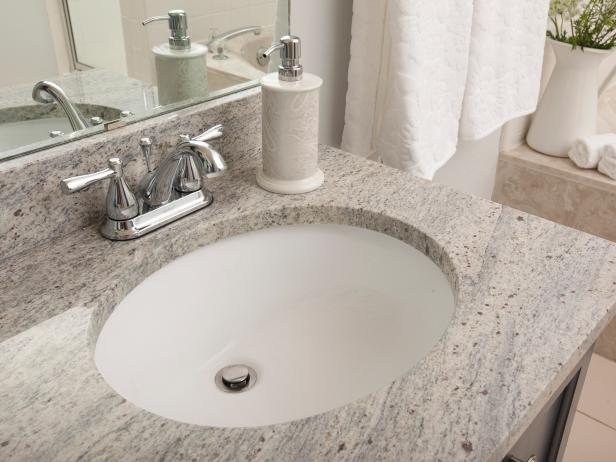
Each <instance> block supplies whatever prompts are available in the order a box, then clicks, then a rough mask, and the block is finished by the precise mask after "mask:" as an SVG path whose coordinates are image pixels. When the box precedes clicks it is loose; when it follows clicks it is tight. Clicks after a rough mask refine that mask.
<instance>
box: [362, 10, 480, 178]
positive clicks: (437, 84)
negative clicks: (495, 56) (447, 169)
mask: <svg viewBox="0 0 616 462" xmlns="http://www.w3.org/2000/svg"><path fill="white" fill-rule="evenodd" d="M359 1H366V0H359ZM367 1H372V0H367ZM378 1H383V0H378ZM472 12H473V4H472V2H471V1H469V0H430V1H408V0H389V25H390V31H391V55H392V59H391V61H390V69H389V84H388V93H387V97H386V101H387V103H386V108H387V110H386V112H385V114H384V117H383V123H382V126H381V130H380V133H379V136H378V138H377V141H376V147H377V151H378V153H379V155H380V156H381V158H382V159H383V162H385V163H386V164H387V165H390V166H392V167H396V168H399V169H402V170H407V171H411V172H413V173H415V174H416V175H418V176H421V177H424V178H432V176H433V175H434V172H436V170H437V169H438V168H439V167H441V166H442V165H443V164H444V163H445V162H446V161H447V160H448V159H449V158H450V157H451V155H452V154H453V153H454V152H455V150H456V144H457V139H458V124H459V120H460V113H461V108H462V99H463V96H464V85H465V81H466V71H467V64H468V51H469V45H470V30H471V19H472Z"/></svg>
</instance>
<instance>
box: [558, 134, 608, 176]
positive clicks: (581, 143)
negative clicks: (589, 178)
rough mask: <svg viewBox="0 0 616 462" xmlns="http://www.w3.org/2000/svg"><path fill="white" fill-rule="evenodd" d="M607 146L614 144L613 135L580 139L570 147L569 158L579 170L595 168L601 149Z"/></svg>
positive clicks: (599, 158)
mask: <svg viewBox="0 0 616 462" xmlns="http://www.w3.org/2000/svg"><path fill="white" fill-rule="evenodd" d="M608 144H616V134H615V133H604V134H601V135H593V136H589V137H588V138H582V139H580V140H577V141H576V142H575V143H573V145H572V146H571V149H570V150H569V158H570V159H571V160H572V161H573V163H574V164H575V165H577V166H578V167H580V168H597V165H599V161H600V160H601V148H602V147H604V146H605V145H608Z"/></svg>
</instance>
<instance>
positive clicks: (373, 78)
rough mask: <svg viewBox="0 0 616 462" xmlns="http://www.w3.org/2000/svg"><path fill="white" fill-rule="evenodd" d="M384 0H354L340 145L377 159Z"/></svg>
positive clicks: (385, 53) (384, 60) (384, 63)
mask: <svg viewBox="0 0 616 462" xmlns="http://www.w3.org/2000/svg"><path fill="white" fill-rule="evenodd" d="M386 15H387V1H384V0H376V1H375V0H355V1H354V2H353V23H352V26H351V35H352V37H353V40H352V41H351V61H350V62H349V83H350V84H349V87H348V91H347V98H346V112H345V114H346V117H345V126H344V132H343V135H342V147H343V149H344V150H346V151H348V152H352V153H353V154H357V155H360V156H362V157H368V158H372V159H375V160H376V159H377V158H378V156H377V155H376V149H375V138H376V136H377V133H378V129H379V127H380V120H381V117H382V112H383V111H382V109H381V110H379V107H382V104H380V101H383V99H384V94H383V93H384V88H382V87H381V88H380V86H381V85H383V84H384V83H385V82H387V80H388V79H387V78H386V76H385V73H387V71H388V69H389V48H388V42H389V27H388V25H387V19H386Z"/></svg>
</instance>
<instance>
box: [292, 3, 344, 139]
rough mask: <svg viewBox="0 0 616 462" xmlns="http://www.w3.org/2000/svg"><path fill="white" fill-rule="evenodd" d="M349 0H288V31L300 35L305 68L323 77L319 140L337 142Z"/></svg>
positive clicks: (340, 129)
mask: <svg viewBox="0 0 616 462" xmlns="http://www.w3.org/2000/svg"><path fill="white" fill-rule="evenodd" d="M352 13H353V0H292V5H291V33H292V34H294V35H298V36H299V37H301V39H302V54H303V57H302V64H303V65H304V69H305V71H306V72H310V73H313V74H317V75H318V76H320V77H321V78H322V79H323V80H324V83H323V88H322V90H321V113H320V128H319V130H320V133H319V135H320V136H319V138H320V141H321V143H325V144H329V145H331V146H340V142H341V141H342V130H343V128H344V109H345V100H346V92H347V73H348V69H349V59H350V48H349V47H350V40H351V18H352Z"/></svg>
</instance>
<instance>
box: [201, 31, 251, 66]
mask: <svg viewBox="0 0 616 462" xmlns="http://www.w3.org/2000/svg"><path fill="white" fill-rule="evenodd" d="M250 33H253V34H254V35H261V26H249V27H240V28H239V29H232V30H229V31H227V32H223V33H222V34H217V35H213V36H212V37H210V39H209V40H208V42H207V47H208V48H209V49H210V51H211V52H212V53H213V52H214V49H216V54H215V55H214V59H217V60H225V59H229V57H228V56H227V55H226V54H225V42H226V41H227V40H231V39H232V38H235V37H237V36H239V35H244V34H250Z"/></svg>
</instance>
